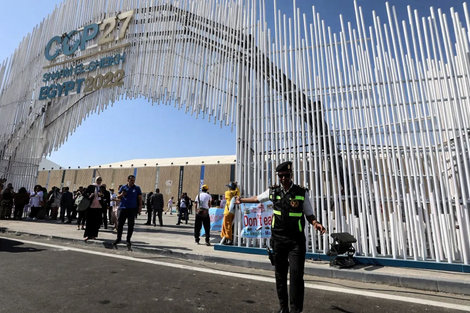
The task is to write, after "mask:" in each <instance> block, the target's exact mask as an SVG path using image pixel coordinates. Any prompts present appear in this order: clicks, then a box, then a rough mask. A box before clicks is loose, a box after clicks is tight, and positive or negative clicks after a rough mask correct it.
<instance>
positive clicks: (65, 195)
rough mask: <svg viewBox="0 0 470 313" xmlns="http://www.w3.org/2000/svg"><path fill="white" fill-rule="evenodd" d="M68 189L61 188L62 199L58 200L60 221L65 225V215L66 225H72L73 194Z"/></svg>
mask: <svg viewBox="0 0 470 313" xmlns="http://www.w3.org/2000/svg"><path fill="white" fill-rule="evenodd" d="M69 190H70V189H69V187H62V197H61V198H60V219H61V221H62V223H65V214H66V213H67V224H71V223H72V207H73V194H72V193H71V192H70V191H69Z"/></svg>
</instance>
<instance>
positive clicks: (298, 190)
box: [269, 184, 306, 312]
mask: <svg viewBox="0 0 470 313" xmlns="http://www.w3.org/2000/svg"><path fill="white" fill-rule="evenodd" d="M305 192H306V189H305V188H302V187H300V186H298V185H295V184H292V185H291V188H290V189H289V190H287V191H286V192H285V191H283V190H282V188H281V187H280V186H274V187H270V193H269V198H270V200H271V201H272V202H273V204H274V208H273V222H272V235H271V247H272V248H273V251H274V260H275V270H276V287H277V296H278V298H279V304H280V306H281V308H283V309H284V310H285V312H289V309H288V308H289V302H288V300H289V297H288V293H287V271H288V268H289V266H290V288H289V293H290V307H291V311H290V312H301V311H302V309H303V302H304V278H303V276H304V266H305V253H306V248H305V240H306V239H305V233H304V229H305V215H304V213H303V203H304V200H305Z"/></svg>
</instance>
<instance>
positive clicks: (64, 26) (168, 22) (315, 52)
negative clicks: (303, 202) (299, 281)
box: [0, 0, 470, 265]
mask: <svg viewBox="0 0 470 313" xmlns="http://www.w3.org/2000/svg"><path fill="white" fill-rule="evenodd" d="M260 3H263V2H262V1H261V2H259V1H256V0H246V1H242V0H239V1H229V0H218V1H215V0H212V1H210V0H207V1H203V0H181V1H176V0H175V1H170V0H147V1H131V0H119V1H118V0H109V1H92V0H67V1H65V2H63V3H62V4H61V5H60V6H59V7H57V8H56V9H55V10H54V12H53V13H51V15H50V16H48V17H47V18H46V19H44V20H43V21H42V22H41V24H39V25H38V26H37V27H36V28H35V29H34V30H33V31H32V33H31V34H29V35H28V36H26V37H25V38H24V39H23V41H22V42H21V44H20V45H19V47H18V49H17V50H16V51H15V53H14V54H13V55H12V56H11V58H10V59H8V60H6V61H4V62H3V63H2V65H1V67H0V84H1V85H0V86H1V90H0V92H1V93H0V157H1V160H0V176H2V177H6V178H7V179H8V180H9V181H11V182H13V183H14V185H15V186H19V185H26V186H32V185H33V184H34V182H35V180H36V175H37V166H38V164H39V162H40V159H41V157H42V156H43V155H47V154H48V153H50V152H51V151H52V150H53V149H57V148H58V147H60V145H61V144H63V143H64V142H65V141H66V140H67V138H68V136H69V135H71V134H72V133H73V132H74V131H75V130H76V128H77V127H78V126H79V125H80V124H81V122H82V121H83V120H84V119H85V118H86V117H87V116H88V115H89V114H92V113H96V112H100V111H102V110H104V109H106V108H107V106H108V105H111V104H112V103H114V102H115V101H117V100H119V99H121V98H128V99H133V98H137V97H145V98H147V99H148V100H149V101H151V102H152V103H158V104H167V105H174V106H175V107H177V108H180V109H184V110H185V111H186V112H187V113H188V114H191V115H194V116H195V117H196V118H198V117H203V118H206V119H208V120H209V121H213V122H216V123H223V124H226V125H232V126H236V132H237V177H238V181H239V182H240V184H241V186H242V192H243V194H244V195H254V194H257V193H259V192H261V191H263V190H264V189H265V188H266V187H267V186H268V185H270V184H272V183H275V181H276V179H275V172H274V169H275V166H276V164H278V163H279V162H281V161H284V160H287V159H290V160H293V161H294V162H295V180H296V181H297V182H299V183H300V184H302V185H305V186H308V187H309V188H310V190H311V197H312V199H313V201H314V203H315V210H316V214H317V216H318V217H319V219H320V220H321V221H323V223H324V224H325V225H326V226H327V227H328V228H329V229H330V232H342V231H347V232H350V233H352V234H353V235H354V236H355V237H356V238H357V239H358V243H357V251H358V252H359V253H360V254H362V255H365V256H371V257H392V258H396V259H410V260H428V261H435V262H449V263H463V264H467V265H468V264H469V258H470V244H469V229H468V228H469V225H470V223H469V221H470V220H469V209H468V204H469V201H470V197H469V189H468V186H467V181H468V180H469V178H470V169H469V166H470V163H469V160H468V145H469V136H470V134H469V132H468V128H469V112H468V108H469V104H470V103H469V98H468V90H470V80H469V77H468V73H469V72H470V59H469V58H468V55H469V53H470V48H469V42H470V40H469V33H468V25H470V23H469V15H468V11H467V7H466V5H464V7H463V10H464V12H465V16H458V14H456V13H455V12H453V11H451V12H447V15H445V14H444V13H443V12H440V10H437V11H436V10H433V9H431V10H430V12H425V14H427V15H429V16H425V17H420V16H419V15H418V13H417V12H414V11H412V10H411V9H409V16H408V17H407V19H406V17H404V18H405V19H406V20H405V21H403V22H398V21H399V20H398V17H397V16H396V15H395V13H394V12H395V11H394V9H393V8H389V7H387V16H386V17H385V18H383V19H382V20H381V19H380V18H379V17H378V16H375V15H374V16H373V25H365V24H364V22H363V12H362V11H361V9H360V8H359V7H357V6H354V7H351V9H355V11H356V23H355V26H353V25H352V24H349V23H348V24H345V23H344V22H343V21H342V20H341V27H342V29H341V31H340V32H339V33H332V32H331V31H330V29H329V28H327V26H326V25H325V22H324V21H323V20H321V18H320V15H319V14H318V13H317V12H316V11H315V9H313V15H310V16H306V15H302V16H300V14H299V13H298V11H295V15H294V16H293V17H292V18H286V17H285V16H283V15H281V13H280V12H277V10H276V9H275V12H274V13H273V15H274V25H275V26H274V29H268V28H267V27H266V23H265V20H266V14H270V13H266V12H265V10H264V7H263V6H262V5H261V6H260ZM294 5H295V4H294ZM449 13H450V14H449ZM371 14H373V13H371ZM340 18H341V17H340ZM402 18H403V17H402ZM73 30H76V32H72V31H73ZM108 33H109V35H108ZM46 56H47V58H46ZM308 235H309V237H310V239H311V240H310V242H309V251H313V252H325V250H326V249H327V247H328V242H327V240H328V238H327V237H326V236H324V237H316V235H315V234H314V233H310V232H309V234H308ZM239 244H240V245H241V244H243V245H248V246H251V245H255V246H256V245H260V246H262V245H263V242H261V241H260V242H248V241H246V242H245V241H242V240H241V238H239Z"/></svg>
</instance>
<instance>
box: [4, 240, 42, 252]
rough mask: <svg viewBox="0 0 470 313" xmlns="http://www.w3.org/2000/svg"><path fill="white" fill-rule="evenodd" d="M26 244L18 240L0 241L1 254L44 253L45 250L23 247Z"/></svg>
mask: <svg viewBox="0 0 470 313" xmlns="http://www.w3.org/2000/svg"><path fill="white" fill-rule="evenodd" d="M23 245H24V243H22V242H20V241H16V240H10V239H0V252H10V253H19V252H39V251H44V249H36V248H32V247H28V246H26V247H21V246H23Z"/></svg>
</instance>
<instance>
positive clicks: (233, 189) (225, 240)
mask: <svg viewBox="0 0 470 313" xmlns="http://www.w3.org/2000/svg"><path fill="white" fill-rule="evenodd" d="M227 187H228V190H227V191H225V200H226V202H225V210H224V220H223V222H222V231H221V232H220V237H222V242H221V243H222V244H224V245H232V244H233V230H232V224H233V218H234V217H235V214H234V213H232V212H230V202H231V200H232V199H233V198H234V197H237V196H240V190H239V189H238V186H237V183H235V182H230V183H229V184H228V185H227Z"/></svg>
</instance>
